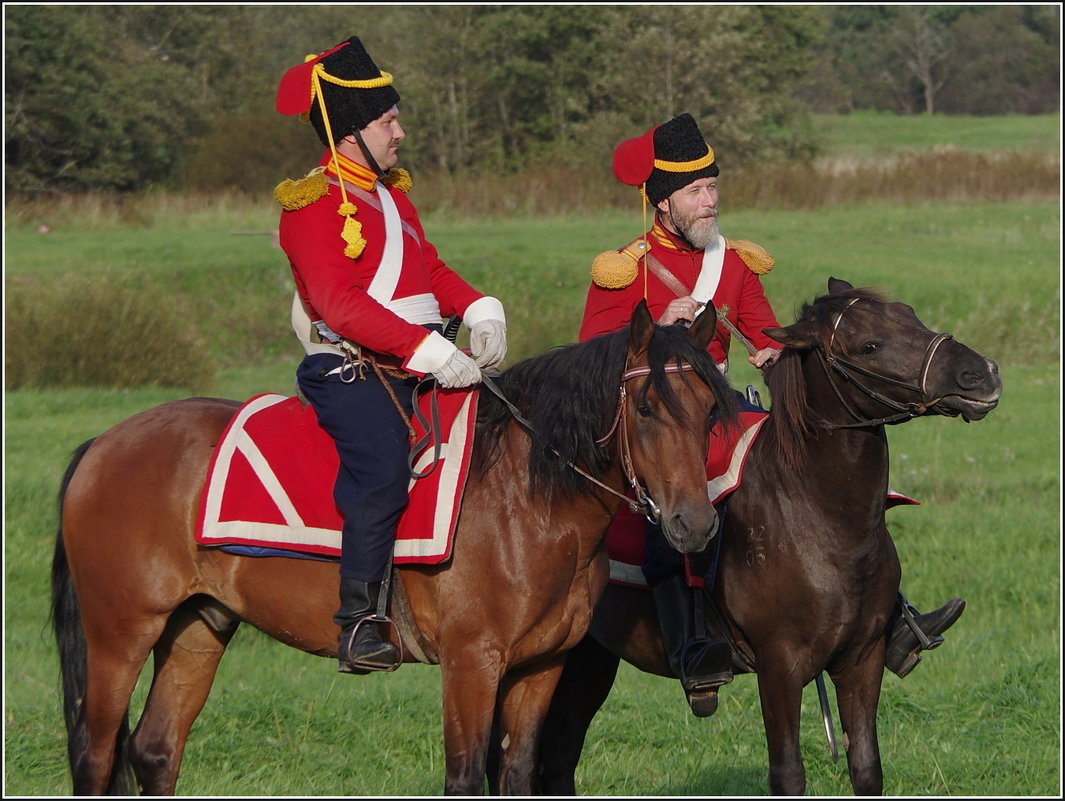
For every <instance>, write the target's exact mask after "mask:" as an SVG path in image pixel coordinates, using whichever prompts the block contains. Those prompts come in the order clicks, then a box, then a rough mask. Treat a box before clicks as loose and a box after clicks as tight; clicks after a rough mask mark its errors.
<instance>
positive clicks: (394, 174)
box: [385, 167, 414, 194]
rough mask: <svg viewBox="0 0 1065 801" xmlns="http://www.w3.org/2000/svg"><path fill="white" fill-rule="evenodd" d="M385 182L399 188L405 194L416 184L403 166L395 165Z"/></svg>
mask: <svg viewBox="0 0 1065 801" xmlns="http://www.w3.org/2000/svg"><path fill="white" fill-rule="evenodd" d="M385 183H386V184H388V185H389V186H391V187H394V188H395V189H398V190H399V191H400V192H402V193H403V194H407V192H409V191H410V190H411V188H412V187H413V186H414V181H412V180H411V177H410V173H409V172H407V171H406V170H405V169H403V168H402V167H393V168H392V169H391V170H389V172H388V177H387V178H385Z"/></svg>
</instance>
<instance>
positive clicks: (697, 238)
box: [669, 203, 718, 250]
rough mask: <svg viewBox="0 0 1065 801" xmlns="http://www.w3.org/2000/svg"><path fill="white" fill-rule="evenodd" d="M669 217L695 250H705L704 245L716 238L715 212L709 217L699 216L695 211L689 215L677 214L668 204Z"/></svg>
mask: <svg viewBox="0 0 1065 801" xmlns="http://www.w3.org/2000/svg"><path fill="white" fill-rule="evenodd" d="M669 219H670V221H671V222H672V223H673V226H674V227H675V228H676V229H677V230H678V231H679V232H680V234H681V236H683V237H684V238H685V239H687V240H688V243H689V244H690V245H691V246H692V247H693V248H695V249H696V250H705V249H706V247H707V246H708V245H710V244H713V242H714V241H715V240H716V239H717V236H718V230H717V212H716V211H715V212H714V214H713V216H711V217H700V216H699V215H698V214H696V213H692V214H691V215H683V214H678V213H677V212H676V211H674V209H673V204H672V203H671V204H670V206H669Z"/></svg>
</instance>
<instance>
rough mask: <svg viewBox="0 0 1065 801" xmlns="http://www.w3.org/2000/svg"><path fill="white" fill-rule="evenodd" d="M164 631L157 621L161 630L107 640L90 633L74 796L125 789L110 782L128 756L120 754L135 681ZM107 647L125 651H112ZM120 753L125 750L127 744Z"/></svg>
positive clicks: (73, 758)
mask: <svg viewBox="0 0 1065 801" xmlns="http://www.w3.org/2000/svg"><path fill="white" fill-rule="evenodd" d="M162 626H163V621H162V620H159V621H158V624H157V627H151V626H149V627H145V628H142V629H141V630H140V631H137V632H129V631H125V632H118V631H111V632H109V633H108V634H107V635H106V636H104V637H100V636H94V634H93V633H92V632H90V631H88V630H87V631H86V642H87V649H86V656H85V664H86V684H85V697H84V699H83V702H82V708H81V712H80V714H79V717H78V723H77V725H76V727H75V730H74V736H72V738H71V741H70V745H69V751H70V767H71V778H72V780H73V789H74V794H75V795H104V794H105V793H107V792H108V788H109V786H120V785H121V784H122V778H121V777H113V776H112V773H113V772H114V771H115V770H116V765H122V764H125V755H124V754H122V753H119V752H118V751H117V750H116V745H118V742H119V733H120V732H121V731H122V730H123V729H124V728H125V727H126V726H127V725H128V714H129V701H130V698H131V697H132V695H133V689H134V688H135V687H136V685H137V677H138V676H139V675H140V672H141V669H142V668H143V667H144V663H145V662H147V661H148V654H149V653H151V648H152V644H153V643H154V642H155V640H156V639H157V637H158V635H159V631H160V630H161V629H162ZM123 636H124V637H125V639H122V638H123ZM105 642H121V643H122V644H123V645H122V648H121V649H118V648H114V647H110V648H109V647H107V646H105V645H103V644H102V643H105ZM118 747H120V748H125V744H121V745H118Z"/></svg>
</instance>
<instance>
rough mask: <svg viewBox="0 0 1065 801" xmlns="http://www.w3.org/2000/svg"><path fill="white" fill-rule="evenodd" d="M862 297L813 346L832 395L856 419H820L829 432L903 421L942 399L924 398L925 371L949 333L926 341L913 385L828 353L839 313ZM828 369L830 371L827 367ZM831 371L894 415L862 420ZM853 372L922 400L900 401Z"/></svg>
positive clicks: (833, 338) (918, 415)
mask: <svg viewBox="0 0 1065 801" xmlns="http://www.w3.org/2000/svg"><path fill="white" fill-rule="evenodd" d="M859 300H864V298H852V299H851V301H850V303H848V304H847V305H846V306H845V307H844V309H843V311H841V312H840V313H839V315H838V316H837V317H836V322H835V324H834V325H833V326H832V335H831V336H830V337H829V339H828V345H827V346H826V347H821V346H820V345H819V346H818V347H817V355H818V358H819V360H820V363H821V366H822V367H823V368H824V370H825V376H826V377H827V378H828V384H829V386H830V387H832V391H833V392H835V393H836V397H837V398H838V399H839V402H840V404H842V406H843V408H844V409H846V410H847V412H848V414H850V416H851V417H853V418H854V419H855V420H856V421H857V422H854V423H829V422H824V421H823V422H822V424H821V425H822V426H823V427H824V428H825V429H827V430H828V432H829V433H831V432H833V431H836V430H837V429H841V428H869V427H874V426H882V425H886V424H889V423H897V422H900V421H903V420H912V419H913V418H914V417H920V416H921V415H923V414H927V413H928V412H929V411H930V410H933V409H935V407H936V405H937V404H938V403H939V402H940V401H941V400H943V398H944V397H946V396H944V395H941V396H939V397H938V398H935V399H928V391H927V389H926V384H927V381H928V371H929V369H930V368H931V366H932V358H933V357H934V356H935V355H936V351H938V350H939V346H940V345H942V344H943V343H944V342H945V341H947V340H948V339H953V338H954V336H953V335H952V334H936V335H935V336H934V337H932V340H931V341H930V342H929V343H928V347H927V348H926V349H925V354H924V361H923V363H922V364H921V372H920V376H919V379H918V381H917V383H916V384H908V383H906V382H905V381H898V380H896V379H894V378H889V377H888V376H885V375H880V374H878V373H874V372H872V371H870V370H866V369H864V368H862V367H859V366H858V365H856V364H854V363H853V362H849V361H847V360H846V359H843V358H840V357H839V356H834V355H832V352H831V351H832V346H833V344H835V341H836V330H837V329H838V328H839V324H840V321H841V320H842V319H843V315H844V314H846V313H847V311H849V310H850V308H851V307H852V306H853V305H854V304H855V303H857V302H858V301H859ZM830 367H831V368H832V369H831V370H830V369H829V368H830ZM833 372H835V373H836V375H838V376H840V377H841V378H843V379H844V380H846V381H849V382H850V383H851V384H853V385H854V386H855V387H856V388H857V389H858V390H860V391H861V392H863V393H864V394H865V395H866V396H867V397H869V398H872V399H873V400H875V401H877V402H878V403H882V404H883V405H885V406H887V407H888V408H889V409H894V410H896V412H898V413H897V414H893V415H888V416H887V417H878V418H876V419H870V420H866V419H863V418H862V416H861V415H860V414H858V413H857V412H856V411H854V409H853V408H852V407H851V405H850V404H849V403H847V400H846V398H844V397H843V393H841V392H840V390H839V387H838V386H837V385H836V381H835V380H834V378H833ZM854 373H860V374H861V375H864V376H867V377H868V378H875V379H876V380H877V381H883V382H884V383H886V384H891V385H893V386H896V387H901V388H902V389H905V390H909V391H910V392H915V393H917V394H918V395H919V396H920V397H921V398H922V399H923V400H921V401H918V402H912V403H900V402H898V401H896V400H893V399H891V398H889V397H887V396H885V395H883V394H881V393H880V392H877V391H876V390H874V389H872V388H871V387H869V386H867V385H866V384H864V383H862V382H861V381H860V380H859V379H858V378H856V377H855V375H854Z"/></svg>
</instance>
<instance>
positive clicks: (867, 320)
mask: <svg viewBox="0 0 1065 801" xmlns="http://www.w3.org/2000/svg"><path fill="white" fill-rule="evenodd" d="M828 289H829V294H828V295H824V296H822V297H820V298H818V299H817V300H815V301H814V302H813V304H807V305H806V306H804V308H803V309H802V312H801V313H800V319H799V322H797V323H795V324H794V325H790V326H786V327H782V328H768V329H765V333H766V334H767V335H768V336H770V337H771V338H773V339H774V340H776V341H777V342H780V343H783V344H784V345H787V346H788V347H789V348H792V349H795V350H799V351H806V352H810V353H813V354H816V356H817V358H818V360H819V361H820V363H821V365H822V366H823V368H824V373H825V375H826V376H827V377H828V382H829V385H830V387H831V389H832V392H833V394H834V395H835V396H836V398H837V399H838V404H837V405H841V406H842V407H843V408H844V409H845V410H846V412H848V414H849V417H850V418H851V420H850V421H847V422H836V423H828V424H827V426H828V427H829V428H830V429H832V428H850V427H859V426H868V425H880V424H891V423H899V422H904V421H906V420H909V419H912V418H914V417H919V416H922V415H926V414H942V415H946V416H949V417H957V416H958V415H961V417H962V418H963V419H964V420H965V421H966V422H969V421H972V420H980V419H982V418H984V417H985V416H987V414H988V413H989V412H990V411H991V410H992V409H994V408H995V406H997V405H998V401H999V398H1000V397H1001V395H1002V378H1001V376H1000V375H999V369H998V365H997V364H996V363H995V362H993V361H992V360H990V359H988V358H986V357H984V356H981V355H980V354H979V353H977V352H976V351H974V350H972V349H971V348H969V347H968V346H966V345H963V344H962V343H960V342H958V341H957V340H955V339H954V337H953V336H951V335H950V334H943V333H935V332H933V331H931V330H929V329H928V328H926V327H925V325H924V324H923V323H922V322H921V321H920V320H919V319H918V318H917V315H916V314H915V313H914V311H913V309H912V308H911V307H910V306H907V305H906V304H904V303H897V302H888V301H886V300H884V299H883V298H882V297H881V296H880V295H879V294H878V293H876V292H874V291H872V290H869V289H855V288H854V287H853V286H852V285H851V284H849V283H848V282H846V281H842V280H839V279H836V278H830V279H829V282H828Z"/></svg>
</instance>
